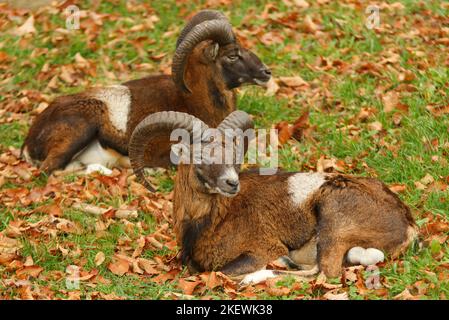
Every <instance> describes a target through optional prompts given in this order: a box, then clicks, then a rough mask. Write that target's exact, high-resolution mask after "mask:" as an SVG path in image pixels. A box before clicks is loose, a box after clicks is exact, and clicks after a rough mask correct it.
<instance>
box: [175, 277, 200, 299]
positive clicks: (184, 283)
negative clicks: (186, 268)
mask: <svg viewBox="0 0 449 320" xmlns="http://www.w3.org/2000/svg"><path fill="white" fill-rule="evenodd" d="M200 283H201V281H200V280H197V281H188V280H185V279H179V282H178V287H179V288H180V289H181V290H182V291H183V292H184V294H186V295H191V294H193V291H195V288H196V287H197V286H198V285H199V284H200Z"/></svg>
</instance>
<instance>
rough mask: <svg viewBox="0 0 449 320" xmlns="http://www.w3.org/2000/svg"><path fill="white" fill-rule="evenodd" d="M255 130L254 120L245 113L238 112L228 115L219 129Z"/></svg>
mask: <svg viewBox="0 0 449 320" xmlns="http://www.w3.org/2000/svg"><path fill="white" fill-rule="evenodd" d="M252 128H254V123H253V120H252V119H251V117H250V115H249V114H247V113H246V112H245V111H241V110H237V111H234V112H232V113H231V114H230V115H228V116H227V117H226V118H225V119H224V120H223V121H222V122H221V123H220V124H219V125H218V127H217V129H219V130H220V131H223V132H224V130H225V129H242V131H245V130H246V129H252Z"/></svg>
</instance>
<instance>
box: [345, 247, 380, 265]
mask: <svg viewBox="0 0 449 320" xmlns="http://www.w3.org/2000/svg"><path fill="white" fill-rule="evenodd" d="M346 258H347V259H348V262H349V263H351V264H361V265H363V266H370V265H374V264H377V263H379V262H382V261H384V259H385V255H384V253H383V252H382V251H380V250H378V249H376V248H368V249H364V248H362V247H354V248H351V249H350V250H349V251H348V254H347V256H346Z"/></svg>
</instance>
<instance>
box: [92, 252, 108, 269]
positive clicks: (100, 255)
mask: <svg viewBox="0 0 449 320" xmlns="http://www.w3.org/2000/svg"><path fill="white" fill-rule="evenodd" d="M105 259H106V256H105V255H104V253H103V252H102V251H99V252H98V253H97V254H96V255H95V260H94V261H95V265H96V266H100V265H101V264H102V263H103V262H104V260H105Z"/></svg>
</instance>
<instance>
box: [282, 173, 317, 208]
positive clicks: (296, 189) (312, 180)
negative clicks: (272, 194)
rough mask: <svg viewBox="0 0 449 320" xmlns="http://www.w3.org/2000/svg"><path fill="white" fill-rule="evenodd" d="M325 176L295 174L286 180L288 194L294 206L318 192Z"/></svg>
mask: <svg viewBox="0 0 449 320" xmlns="http://www.w3.org/2000/svg"><path fill="white" fill-rule="evenodd" d="M324 178H325V175H324V174H322V173H315V172H310V173H302V172H301V173H296V174H294V175H292V176H291V177H290V178H288V193H289V195H290V197H291V199H292V201H293V203H294V204H295V205H300V204H301V203H303V202H304V200H306V199H307V198H308V197H309V196H310V195H311V194H312V193H314V192H315V191H316V190H318V189H319V188H320V187H321V186H322V185H323V183H324V182H325V180H324Z"/></svg>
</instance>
